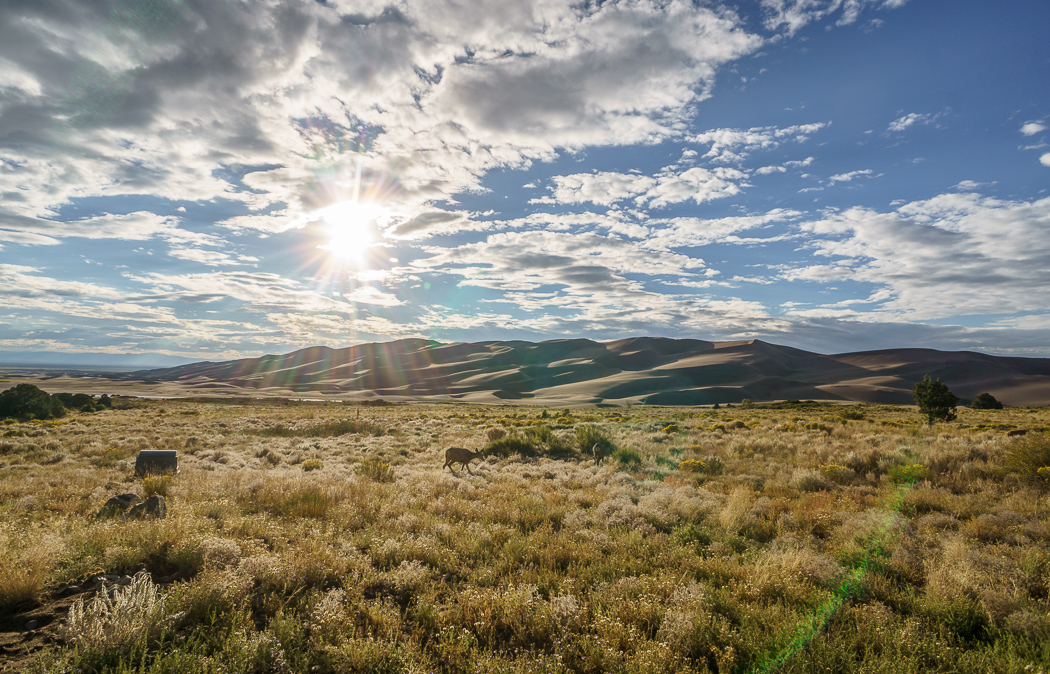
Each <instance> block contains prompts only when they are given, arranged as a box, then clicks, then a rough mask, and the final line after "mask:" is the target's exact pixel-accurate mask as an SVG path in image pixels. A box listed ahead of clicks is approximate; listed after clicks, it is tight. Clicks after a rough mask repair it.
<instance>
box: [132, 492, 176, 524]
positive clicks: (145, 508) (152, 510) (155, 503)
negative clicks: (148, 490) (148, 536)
mask: <svg viewBox="0 0 1050 674" xmlns="http://www.w3.org/2000/svg"><path fill="white" fill-rule="evenodd" d="M167 516H168V506H167V505H166V504H165V502H164V497H163V496H161V495H159V494H157V495H155V496H150V497H149V498H148V499H146V500H145V501H143V502H142V503H139V504H138V505H137V506H135V507H134V508H132V509H131V510H129V511H128V514H127V515H124V519H126V520H138V519H146V518H150V519H158V520H162V519H164V518H165V517H167Z"/></svg>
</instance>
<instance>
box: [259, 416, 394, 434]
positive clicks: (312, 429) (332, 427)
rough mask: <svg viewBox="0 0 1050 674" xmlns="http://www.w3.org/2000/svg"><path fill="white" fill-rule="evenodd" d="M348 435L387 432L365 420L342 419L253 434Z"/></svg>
mask: <svg viewBox="0 0 1050 674" xmlns="http://www.w3.org/2000/svg"><path fill="white" fill-rule="evenodd" d="M349 433H358V434H360V435H377V436H378V435H386V434H387V430H386V429H384V428H382V427H381V426H377V425H376V424H373V423H372V422H371V421H367V420H357V419H342V420H340V421H326V422H324V423H321V424H314V425H313V426H307V427H305V428H289V427H288V426H285V425H284V424H277V425H276V426H271V427H269V428H263V429H260V430H258V431H256V432H255V434H256V435H261V436H262V437H264V438H334V437H337V436H340V435H347V434H349Z"/></svg>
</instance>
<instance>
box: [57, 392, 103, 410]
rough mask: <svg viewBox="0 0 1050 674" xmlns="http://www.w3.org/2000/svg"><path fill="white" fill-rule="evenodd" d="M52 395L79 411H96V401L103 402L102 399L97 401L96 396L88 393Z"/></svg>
mask: <svg viewBox="0 0 1050 674" xmlns="http://www.w3.org/2000/svg"><path fill="white" fill-rule="evenodd" d="M51 397H52V398H58V399H59V400H61V401H62V404H63V405H65V406H66V407H68V408H69V409H71V410H77V411H79V412H95V411H96V410H98V407H97V406H96V402H97V403H98V404H101V401H96V400H95V397H94V396H90V395H88V394H87V393H55V394H54V395H52V396H51Z"/></svg>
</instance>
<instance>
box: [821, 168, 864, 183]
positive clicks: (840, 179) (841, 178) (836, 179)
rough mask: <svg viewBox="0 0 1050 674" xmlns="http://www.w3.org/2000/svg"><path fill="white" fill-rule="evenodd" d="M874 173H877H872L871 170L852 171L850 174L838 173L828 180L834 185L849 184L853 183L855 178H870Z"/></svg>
mask: <svg viewBox="0 0 1050 674" xmlns="http://www.w3.org/2000/svg"><path fill="white" fill-rule="evenodd" d="M873 173H875V172H874V171H872V170H871V169H862V170H860V171H850V172H849V173H838V174H835V175H833V176H831V177H830V178H828V182H830V183H832V184H834V183H848V182H852V181H853V179H854V178H859V177H861V176H870V175H872V174H873Z"/></svg>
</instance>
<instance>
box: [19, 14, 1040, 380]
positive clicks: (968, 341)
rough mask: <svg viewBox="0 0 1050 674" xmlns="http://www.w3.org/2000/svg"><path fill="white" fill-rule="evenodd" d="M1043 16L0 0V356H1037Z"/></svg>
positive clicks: (220, 357) (217, 357)
mask: <svg viewBox="0 0 1050 674" xmlns="http://www.w3.org/2000/svg"><path fill="white" fill-rule="evenodd" d="M1048 26H1050V5H1048V4H1047V3H1045V2H1037V1H1011V2H1002V3H988V2H980V1H978V0H752V1H749V2H736V3H732V2H730V3H725V4H721V3H707V2H684V1H675V0H668V1H660V2H656V1H652V0H633V1H620V2H614V1H612V0H607V1H605V2H580V3H568V2H556V1H553V0H521V1H520V2H514V3H508V2H505V1H504V0H497V1H492V2H470V3H452V2H443V1H438V0H402V1H401V2H397V3H389V4H385V5H384V4H382V3H379V2H364V1H358V0H330V1H327V2H314V1H306V0H303V1H292V0H286V1H283V2H277V1H275V2H271V3H239V2H232V1H226V0H222V1H219V0H214V1H211V2H196V1H191V0H157V2H154V3H148V4H146V3H135V2H130V0H111V1H105V2H103V1H92V2H88V1H83V2H72V1H70V0H44V1H34V2H8V3H4V4H3V5H2V6H0V246H2V248H0V352H6V353H7V354H8V355H12V356H13V355H14V354H17V353H19V352H42V351H47V352H66V353H78V352H79V353H84V352H91V353H95V354H124V353H153V354H167V355H171V356H180V357H185V358H192V359H211V360H217V359H228V358H236V357H242V356H253V355H260V354H263V353H279V352H284V351H289V350H292V349H295V348H299V347H302V346H307V345H313V344H326V345H329V346H333V347H340V346H348V345H351V344H354V343H358V342H362V341H386V340H390V339H395V338H401V337H415V336H421V337H428V338H432V339H438V340H442V341H479V340H485V339H529V340H540V339H551V338H560V337H588V338H592V339H617V338H621V337H625V336H631V335H641V334H645V335H654V336H668V337H690V338H699V339H710V340H730V339H751V338H762V339H766V340H769V341H773V342H776V343H780V344H787V345H792V346H797V347H801V348H806V349H811V350H815V351H820V352H825V353H830V352H845V351H858V350H866V349H876V348H894V347H905V346H922V347H932V348H941V349H951V350H960V349H967V350H979V351H985V352H989V353H997V354H1012V355H1028V356H1042V357H1046V356H1050V339H1048V338H1047V334H1050V333H1048V328H1050V194H1048V192H1047V187H1048V178H1050V142H1048V141H1050V87H1048V86H1047V85H1048V84H1050V50H1047V49H1046V29H1047V27H1048Z"/></svg>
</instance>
